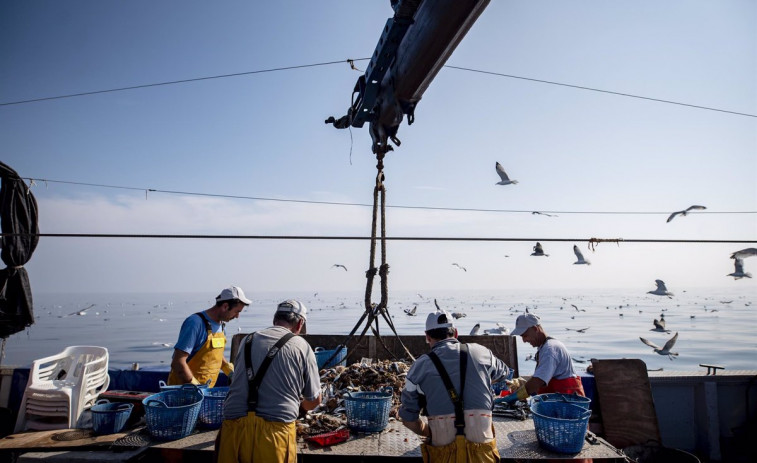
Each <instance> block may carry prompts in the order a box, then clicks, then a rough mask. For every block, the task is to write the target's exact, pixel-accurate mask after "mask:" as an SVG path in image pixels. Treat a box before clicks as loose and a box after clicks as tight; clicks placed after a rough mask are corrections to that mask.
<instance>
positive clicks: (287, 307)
mask: <svg viewBox="0 0 757 463" xmlns="http://www.w3.org/2000/svg"><path fill="white" fill-rule="evenodd" d="M276 312H292V313H294V314H297V315H299V316H301V317H302V318H304V319H305V320H307V319H308V316H307V313H308V308H307V307H305V304H303V303H302V302H300V301H295V300H294V299H287V300H286V301H284V302H282V303H280V304H279V306H278V307H276Z"/></svg>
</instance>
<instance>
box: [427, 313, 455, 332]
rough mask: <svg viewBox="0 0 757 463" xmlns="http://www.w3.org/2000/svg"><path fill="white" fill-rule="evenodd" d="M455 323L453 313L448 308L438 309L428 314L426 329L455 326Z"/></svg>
mask: <svg viewBox="0 0 757 463" xmlns="http://www.w3.org/2000/svg"><path fill="white" fill-rule="evenodd" d="M454 327H455V324H454V323H452V315H450V314H449V312H447V311H446V310H437V311H436V312H432V313H430V314H428V317H426V331H430V330H435V329H437V328H454Z"/></svg>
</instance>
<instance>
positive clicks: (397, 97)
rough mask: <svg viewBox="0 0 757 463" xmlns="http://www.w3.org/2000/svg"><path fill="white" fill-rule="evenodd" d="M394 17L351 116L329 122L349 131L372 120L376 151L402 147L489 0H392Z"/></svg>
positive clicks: (358, 90)
mask: <svg viewBox="0 0 757 463" xmlns="http://www.w3.org/2000/svg"><path fill="white" fill-rule="evenodd" d="M391 4H392V8H393V9H394V17H392V18H389V19H388V20H387V22H386V26H384V30H383V31H382V34H381V37H380V38H379V42H378V45H376V50H375V51H374V52H373V56H372V57H371V61H370V63H369V64H368V67H367V68H366V70H365V73H364V74H363V75H362V76H360V77H359V78H358V80H357V83H356V84H355V88H354V89H353V102H352V105H351V106H350V107H349V108H348V110H347V114H346V115H345V116H343V117H341V118H339V119H335V118H334V117H330V118H329V119H327V120H326V123H332V124H333V125H334V127H336V128H340V129H344V128H347V127H349V126H352V127H362V126H363V124H364V123H365V122H369V123H370V133H371V139H372V140H373V152H374V153H386V152H387V151H390V150H392V147H391V146H389V145H388V144H387V143H388V140H389V139H390V140H392V142H393V143H394V144H395V145H397V146H399V145H400V141H399V139H398V138H397V136H396V135H397V130H398V129H399V126H400V124H401V123H402V120H403V117H404V115H405V114H407V116H408V124H412V123H413V120H414V117H415V107H416V106H417V104H418V102H419V101H420V100H421V98H422V97H423V92H425V91H426V89H427V88H428V86H429V84H431V81H432V80H434V77H435V76H436V74H437V73H438V72H439V70H440V69H441V68H442V66H444V63H446V62H447V59H448V58H449V57H450V55H451V54H452V52H453V51H454V50H455V48H456V47H457V45H458V44H459V43H460V41H461V40H462V39H463V37H465V34H466V33H467V32H468V30H469V29H470V28H471V26H472V25H473V23H474V22H475V21H476V19H478V17H479V16H480V15H481V13H482V12H483V10H484V8H486V6H487V5H488V4H489V0H391Z"/></svg>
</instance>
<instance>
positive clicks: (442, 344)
mask: <svg viewBox="0 0 757 463" xmlns="http://www.w3.org/2000/svg"><path fill="white" fill-rule="evenodd" d="M432 352H435V353H436V355H438V356H439V359H440V360H441V361H442V365H444V369H445V370H447V374H448V375H449V377H450V380H451V381H452V385H453V386H454V387H455V390H457V391H458V392H459V391H460V342H459V341H458V340H457V339H454V338H450V339H444V340H442V341H439V342H437V343H436V344H434V347H433V348H432ZM509 372H510V369H509V368H508V366H507V365H505V362H503V361H502V360H500V359H498V358H497V357H495V356H494V354H493V353H492V352H491V351H490V350H489V349H487V348H486V347H484V346H482V345H480V344H473V343H471V344H468V366H467V370H466V376H465V390H464V391H463V406H464V408H465V410H491V408H492V404H493V402H492V400H493V397H492V393H491V390H490V388H491V383H492V381H497V380H500V379H504V377H505V376H506V375H507V374H508V373H509ZM421 394H425V396H426V409H427V410H428V414H429V415H431V416H438V415H447V414H450V413H455V406H454V405H453V404H452V400H450V397H449V394H448V393H447V389H446V388H445V387H444V383H443V382H442V378H441V376H440V375H439V372H438V370H437V369H436V367H435V366H434V363H433V362H432V361H431V359H430V358H429V356H428V355H422V356H420V357H418V359H417V360H416V361H415V363H414V364H413V366H412V367H410V371H408V372H407V378H406V379H405V387H404V388H403V389H402V399H401V400H402V405H401V406H400V410H399V416H400V418H402V420H403V421H416V420H418V416H419V413H420V404H419V398H420V396H421Z"/></svg>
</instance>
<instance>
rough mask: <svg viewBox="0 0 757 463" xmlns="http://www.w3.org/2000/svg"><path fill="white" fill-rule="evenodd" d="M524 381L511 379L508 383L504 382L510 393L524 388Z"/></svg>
mask: <svg viewBox="0 0 757 463" xmlns="http://www.w3.org/2000/svg"><path fill="white" fill-rule="evenodd" d="M526 381H527V380H526V379H525V378H513V379H511V380H509V381H506V383H507V387H508V389H510V390H511V391H516V390H518V389H520V388H522V387H525V385H526Z"/></svg>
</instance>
